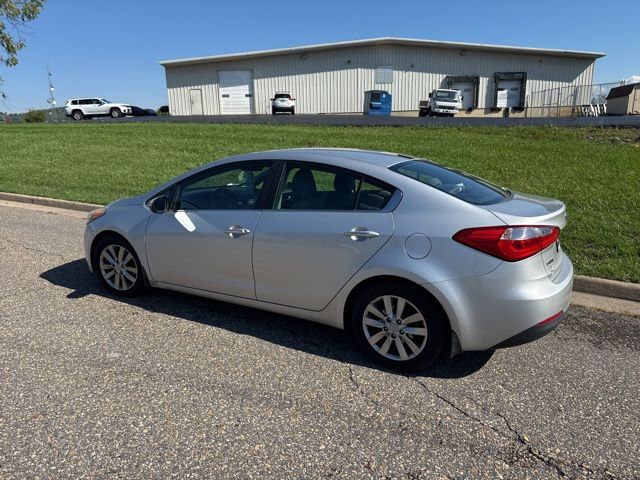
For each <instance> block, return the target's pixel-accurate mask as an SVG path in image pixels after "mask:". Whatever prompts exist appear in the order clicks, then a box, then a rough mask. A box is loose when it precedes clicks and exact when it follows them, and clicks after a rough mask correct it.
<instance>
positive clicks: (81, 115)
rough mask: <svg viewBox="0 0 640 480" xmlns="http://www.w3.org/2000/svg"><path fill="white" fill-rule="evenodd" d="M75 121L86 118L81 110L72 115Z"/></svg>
mask: <svg viewBox="0 0 640 480" xmlns="http://www.w3.org/2000/svg"><path fill="white" fill-rule="evenodd" d="M71 116H72V117H73V119H74V120H77V121H80V120H82V119H83V118H84V114H83V113H82V112H81V111H80V110H74V111H73V113H72V114H71Z"/></svg>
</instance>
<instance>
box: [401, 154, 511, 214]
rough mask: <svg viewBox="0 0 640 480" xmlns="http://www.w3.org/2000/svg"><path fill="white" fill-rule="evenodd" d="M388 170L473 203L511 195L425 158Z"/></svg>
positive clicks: (494, 201) (491, 201)
mask: <svg viewBox="0 0 640 480" xmlns="http://www.w3.org/2000/svg"><path fill="white" fill-rule="evenodd" d="M390 170H393V171H394V172H397V173H399V174H401V175H404V176H405V177H409V178H413V179H415V180H417V181H419V182H421V183H424V184H425V185H429V186H431V187H433V188H437V189H438V190H440V191H442V192H445V193H448V194H449V195H453V196H454V197H456V198H459V199H460V200H464V201H465V202H468V203H472V204H474V205H491V204H493V203H498V202H501V201H503V200H504V199H506V198H509V197H510V196H511V194H510V192H509V191H508V190H506V189H504V188H500V187H497V186H495V185H492V184H491V183H489V182H487V181H486V180H482V179H480V178H478V177H474V176H473V175H470V174H468V173H464V172H461V171H459V170H453V169H450V168H445V167H443V166H440V165H436V164H434V163H431V162H427V161H426V160H410V161H408V162H403V163H399V164H397V165H393V166H392V167H390Z"/></svg>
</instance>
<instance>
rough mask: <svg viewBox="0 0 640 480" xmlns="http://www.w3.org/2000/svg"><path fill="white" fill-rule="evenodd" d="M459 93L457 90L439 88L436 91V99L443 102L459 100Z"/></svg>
mask: <svg viewBox="0 0 640 480" xmlns="http://www.w3.org/2000/svg"><path fill="white" fill-rule="evenodd" d="M458 98H459V93H458V92H455V91H446V90H438V91H437V92H436V100H439V101H441V102H457V101H458Z"/></svg>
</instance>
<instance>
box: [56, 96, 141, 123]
mask: <svg viewBox="0 0 640 480" xmlns="http://www.w3.org/2000/svg"><path fill="white" fill-rule="evenodd" d="M64 111H65V114H66V115H67V117H72V118H73V119H74V120H82V119H83V118H91V117H106V116H107V115H110V116H111V117H112V118H120V117H122V116H123V115H131V105H127V104H124V103H113V102H110V101H109V100H106V99H104V98H74V99H72V100H67V103H65V104H64Z"/></svg>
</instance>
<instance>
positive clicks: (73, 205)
mask: <svg viewBox="0 0 640 480" xmlns="http://www.w3.org/2000/svg"><path fill="white" fill-rule="evenodd" d="M0 200H7V201H10V202H22V203H31V204H35V205H43V206H45V207H56V208H66V209H69V210H77V211H81V212H90V211H91V210H93V209H95V208H100V207H102V206H103V205H96V204H94V203H82V202H72V201H70V200H58V199H56V198H47V197H34V196H32V195H21V194H18V193H4V192H0ZM573 290H574V291H576V292H583V293H591V294H594V295H600V296H603V297H613V298H620V299H623V300H631V301H633V302H640V284H637V283H627V282H619V281H617V280H608V279H605V278H597V277H586V276H584V275H575V276H574V277H573Z"/></svg>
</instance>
